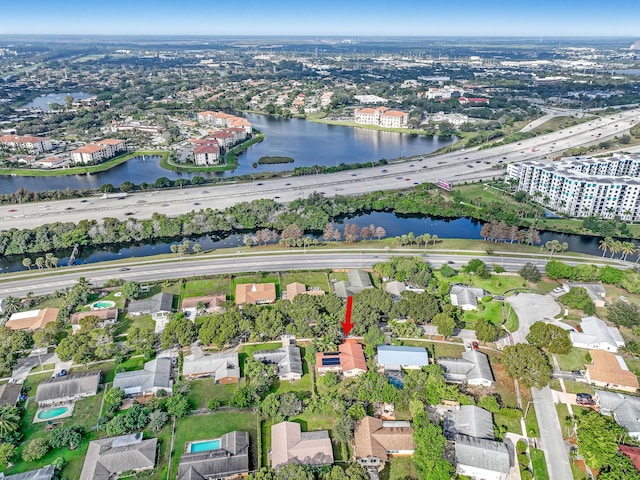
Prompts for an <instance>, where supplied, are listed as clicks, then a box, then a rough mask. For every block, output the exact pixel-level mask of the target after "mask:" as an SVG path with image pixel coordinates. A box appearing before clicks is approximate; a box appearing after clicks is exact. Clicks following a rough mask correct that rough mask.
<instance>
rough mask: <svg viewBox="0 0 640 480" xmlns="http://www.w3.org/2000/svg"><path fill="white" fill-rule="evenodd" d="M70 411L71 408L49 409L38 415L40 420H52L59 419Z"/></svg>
mask: <svg viewBox="0 0 640 480" xmlns="http://www.w3.org/2000/svg"><path fill="white" fill-rule="evenodd" d="M68 410H69V407H58V408H48V409H46V410H42V411H40V413H38V419H40V420H50V419H52V418H56V417H59V416H60V415H64V414H65V413H67V411H68Z"/></svg>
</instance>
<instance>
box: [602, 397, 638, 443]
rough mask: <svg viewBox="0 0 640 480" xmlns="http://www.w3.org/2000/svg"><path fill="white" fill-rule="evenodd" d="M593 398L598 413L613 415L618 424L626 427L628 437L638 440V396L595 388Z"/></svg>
mask: <svg viewBox="0 0 640 480" xmlns="http://www.w3.org/2000/svg"><path fill="white" fill-rule="evenodd" d="M595 398H596V400H597V401H598V404H599V406H600V413H602V414H603V415H613V418H614V419H615V421H616V422H617V423H618V425H620V426H621V427H624V428H626V429H627V431H628V432H629V436H630V437H633V438H635V439H636V440H640V397H634V396H632V395H624V394H622V393H616V392H607V391H604V390H596V394H595Z"/></svg>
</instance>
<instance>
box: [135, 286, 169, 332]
mask: <svg viewBox="0 0 640 480" xmlns="http://www.w3.org/2000/svg"><path fill="white" fill-rule="evenodd" d="M127 312H129V315H133V316H138V315H151V318H152V319H153V320H154V321H155V322H156V327H155V332H156V333H162V332H163V331H164V329H165V327H166V326H167V323H169V314H170V313H171V312H173V294H171V293H164V292H160V293H157V294H155V295H154V296H153V297H151V298H145V299H144V300H134V301H132V302H131V303H129V306H128V307H127Z"/></svg>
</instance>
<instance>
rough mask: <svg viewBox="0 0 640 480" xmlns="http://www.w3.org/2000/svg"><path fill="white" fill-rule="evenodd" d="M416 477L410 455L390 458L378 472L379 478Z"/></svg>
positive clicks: (401, 479) (403, 479) (404, 479)
mask: <svg viewBox="0 0 640 480" xmlns="http://www.w3.org/2000/svg"><path fill="white" fill-rule="evenodd" d="M417 478H418V476H417V475H416V471H415V468H413V459H412V458H411V457H396V458H392V459H391V460H390V461H389V462H387V464H386V465H385V467H384V470H382V472H381V473H380V480H409V479H417Z"/></svg>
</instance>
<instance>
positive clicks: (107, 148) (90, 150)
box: [71, 138, 127, 163]
mask: <svg viewBox="0 0 640 480" xmlns="http://www.w3.org/2000/svg"><path fill="white" fill-rule="evenodd" d="M126 148H127V145H126V143H125V142H124V140H118V139H115V138H106V139H104V140H100V141H99V142H95V143H88V144H86V145H85V146H84V147H80V148H76V149H75V150H73V151H72V152H71V160H72V161H74V162H76V163H89V162H95V161H99V160H106V159H109V158H111V157H114V156H115V155H116V153H118V152H121V151H123V150H125V149H126Z"/></svg>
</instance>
